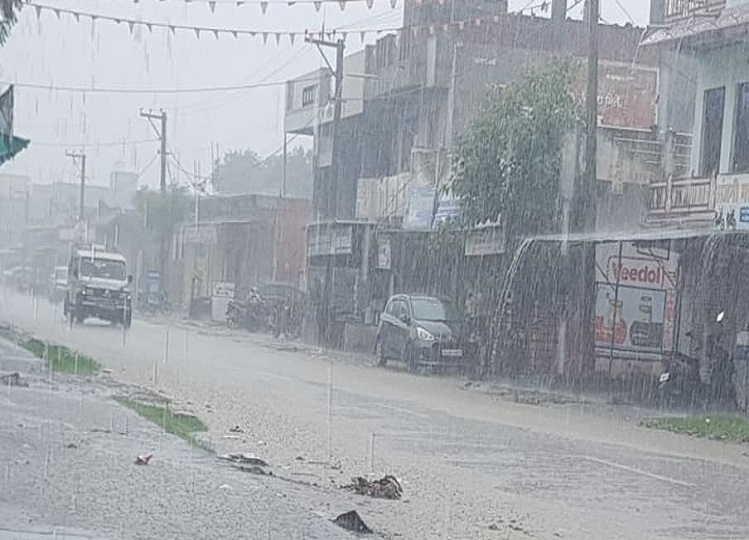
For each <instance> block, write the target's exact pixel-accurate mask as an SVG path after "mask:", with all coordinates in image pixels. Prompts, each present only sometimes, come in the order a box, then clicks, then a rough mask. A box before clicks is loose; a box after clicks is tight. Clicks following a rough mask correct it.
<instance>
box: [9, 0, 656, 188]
mask: <svg viewBox="0 0 749 540" xmlns="http://www.w3.org/2000/svg"><path fill="white" fill-rule="evenodd" d="M32 1H33V2H35V3H38V4H40V5H46V6H59V7H62V8H68V9H74V10H78V11H81V12H85V13H93V14H101V15H112V16H117V17H123V18H131V19H139V20H143V21H153V22H169V23H172V24H188V25H196V26H204V27H222V28H247V29H250V28H251V29H258V30H268V31H270V32H274V31H286V32H289V31H300V30H301V31H303V30H304V29H311V30H319V29H320V27H321V26H322V24H323V23H324V24H325V27H326V28H329V29H332V28H342V27H344V26H345V27H346V29H348V30H349V32H351V34H349V36H348V38H347V49H348V51H347V52H353V51H355V50H357V49H359V48H361V43H360V37H359V30H361V29H380V28H394V27H398V26H399V25H400V22H401V16H402V3H403V0H398V5H397V7H396V9H392V8H391V7H390V0H373V7H372V9H371V10H370V9H367V7H366V3H365V2H352V3H350V4H348V5H347V6H346V9H345V10H344V11H343V12H341V10H340V8H339V6H338V4H336V3H326V4H324V5H323V8H322V9H321V10H320V12H319V13H317V12H316V11H315V8H314V6H313V5H312V4H297V5H294V6H288V5H286V3H285V2H284V3H282V4H280V5H278V4H276V5H274V4H273V1H274V0H270V5H269V7H268V9H267V12H266V14H265V15H263V14H262V11H261V8H260V5H259V4H258V3H256V2H257V0H248V2H255V3H247V4H245V5H242V6H237V5H236V0H217V3H216V8H215V12H213V13H212V12H211V9H210V6H209V4H208V3H207V1H205V0H193V1H192V2H190V3H186V2H185V0H139V1H137V2H134V1H133V0H108V1H106V2H102V1H100V0H99V1H97V0H38V1H37V0H32ZM276 1H278V0H276ZM573 3H574V0H570V5H572V4H573ZM601 3H602V5H601V16H602V18H603V19H604V20H606V21H611V22H617V23H625V22H628V21H629V16H631V17H632V18H633V19H634V21H635V22H636V23H637V24H639V25H645V24H647V16H648V5H649V0H601ZM540 4H541V0H538V1H535V0H534V1H533V2H530V1H529V0H510V9H511V10H517V9H520V8H522V7H524V6H528V5H540ZM622 6H623V7H624V9H623V8H622ZM625 10H626V12H627V13H628V14H629V15H627V14H625ZM572 14H573V16H574V15H579V10H575V11H572ZM375 38H376V35H375V34H369V35H368V37H367V42H373V41H374V40H375ZM320 65H321V60H320V56H319V53H318V52H317V50H316V49H315V48H313V47H312V46H310V45H308V44H305V43H304V41H303V40H302V39H297V40H296V41H295V43H294V45H293V46H292V45H290V44H289V40H288V38H284V39H282V41H281V44H280V45H276V42H275V39H274V38H273V37H269V38H268V42H267V44H266V45H263V42H262V39H261V38H260V37H259V36H258V37H256V38H250V37H242V36H240V37H238V38H237V39H234V38H233V37H231V36H221V37H220V38H219V39H218V40H217V39H215V38H214V36H213V35H212V34H210V33H208V34H206V33H203V34H201V35H200V38H197V37H196V36H195V34H194V33H192V32H190V33H188V32H184V31H183V32H179V31H178V32H177V33H176V35H171V34H170V33H169V31H168V30H166V29H158V28H154V29H153V32H151V33H149V31H148V30H147V29H146V28H145V27H136V28H135V29H134V31H133V32H132V34H131V32H130V29H129V28H128V25H127V24H124V23H123V24H119V25H117V24H115V23H113V22H107V21H102V20H97V21H96V22H95V23H94V24H93V25H92V23H91V20H90V19H88V18H81V19H80V22H76V20H75V19H74V18H73V17H72V16H70V15H65V14H62V16H61V17H60V19H59V20H58V18H57V16H56V15H55V13H54V12H52V11H47V10H44V11H42V12H41V17H40V18H38V17H37V12H36V10H35V9H34V8H31V7H28V6H27V7H25V8H24V9H23V12H22V14H21V19H20V23H19V24H18V25H17V26H16V28H14V30H13V35H12V37H11V39H10V41H9V42H8V43H7V44H6V45H5V47H4V48H2V49H0V82H2V85H3V87H4V86H5V85H6V84H7V83H10V82H16V83H19V86H18V87H17V88H16V106H15V115H16V116H15V131H16V133H17V134H18V135H21V136H24V137H27V138H30V139H31V141H32V142H31V145H30V146H29V148H28V149H27V150H26V151H25V152H23V153H21V154H20V155H19V156H18V157H17V158H16V159H15V160H14V161H13V162H11V163H8V164H6V165H4V166H3V168H2V171H1V172H3V173H17V174H26V175H30V176H31V177H32V178H33V180H34V181H35V182H44V183H46V182H51V181H62V180H72V179H74V178H76V175H77V171H76V169H75V168H74V166H73V163H72V161H71V160H70V158H67V157H66V156H65V151H66V150H80V149H81V147H82V145H85V148H86V152H87V154H88V170H87V177H88V178H89V181H91V182H93V183H96V184H106V183H108V178H109V172H110V171H111V170H112V168H113V167H114V166H115V165H116V164H118V163H119V164H120V166H121V167H124V168H126V169H128V170H133V171H137V172H140V171H143V173H142V177H141V183H143V184H149V185H151V186H156V185H158V159H157V158H156V152H157V149H158V142H157V141H156V140H155V138H156V136H155V134H154V133H153V131H152V129H151V127H150V126H149V124H148V122H147V121H146V120H145V119H143V118H140V117H139V110H140V109H141V108H144V109H148V108H155V109H157V108H163V109H165V110H166V111H167V114H168V118H169V124H168V128H167V135H168V136H167V140H168V143H169V147H170V150H171V151H172V152H173V153H174V154H175V155H176V156H177V157H178V159H179V161H180V163H181V164H182V165H183V166H184V167H185V168H186V169H187V170H188V171H189V172H192V171H193V167H194V164H199V166H200V170H201V173H202V174H204V175H205V174H207V173H208V172H209V169H210V156H211V144H212V143H217V144H218V146H219V151H220V153H221V154H223V153H224V152H225V151H227V150H230V149H241V148H248V147H249V148H252V149H253V150H255V151H257V152H258V153H260V154H261V155H267V154H270V153H272V152H275V151H278V150H279V148H280V146H281V144H282V141H283V135H282V130H283V97H284V87H283V85H282V84H278V85H275V86H267V87H263V88H254V89H240V90H232V91H222V92H205V93H183V94H154V93H150V92H149V93H130V94H126V93H116V94H112V93H95V92H85V93H83V92H70V91H64V90H62V89H60V88H59V87H66V86H67V87H71V86H72V87H92V86H93V87H99V88H105V87H108V88H118V89H120V88H121V89H144V88H145V89H171V88H209V87H217V86H218V87H221V86H230V85H246V84H252V83H273V82H282V81H284V80H285V79H288V78H291V77H294V76H296V75H299V74H302V73H304V72H306V71H309V70H311V69H315V68H317V67H318V66H320ZM23 83H41V84H43V85H45V86H50V85H51V86H52V88H51V89H50V88H44V89H34V88H24V87H21V86H20V84H23ZM56 87H58V88H56ZM123 141H127V142H126V143H123ZM292 144H294V143H292ZM154 158H156V159H154ZM149 163H150V165H149ZM177 169H178V167H177V166H176V165H174V164H173V165H172V166H171V171H172V172H173V173H174V177H175V179H179V180H180V181H181V182H185V181H186V180H187V176H186V175H185V174H183V173H180V172H178V170H177Z"/></svg>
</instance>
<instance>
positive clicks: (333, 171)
mask: <svg viewBox="0 0 749 540" xmlns="http://www.w3.org/2000/svg"><path fill="white" fill-rule="evenodd" d="M305 41H306V42H307V43H312V44H313V45H315V46H316V47H317V50H319V51H320V54H321V55H322V58H323V60H324V61H325V64H327V66H328V69H329V70H330V71H331V73H333V74H334V76H335V93H334V95H333V107H334V108H333V140H332V144H331V163H330V173H329V177H328V182H327V183H326V184H324V185H325V189H326V191H327V192H326V193H325V197H324V199H323V200H324V201H325V205H324V214H323V215H324V216H325V217H327V218H329V219H330V220H331V221H332V222H333V223H331V225H330V226H328V234H329V235H330V237H331V242H330V245H331V247H332V246H333V242H332V237H333V234H334V229H333V227H335V220H336V218H337V217H338V187H339V186H338V184H339V172H340V170H341V167H340V159H339V158H340V156H339V154H340V150H339V136H340V124H341V107H342V101H343V100H342V96H343V93H342V89H343V53H344V51H345V48H346V45H345V44H344V42H343V39H339V40H337V41H335V42H333V41H324V40H322V39H313V38H311V37H307V38H305ZM323 47H328V48H335V51H336V55H335V69H333V66H331V65H330V62H328V59H327V58H326V56H325V54H324V53H323V52H322V48H323ZM318 200H319V199H318ZM327 259H328V260H327V262H326V264H325V282H324V283H323V291H322V305H321V306H319V309H318V312H317V340H318V344H327V343H329V341H330V339H329V338H330V323H331V317H330V297H331V295H332V287H333V263H334V259H335V257H334V254H333V253H330V254H328V257H327Z"/></svg>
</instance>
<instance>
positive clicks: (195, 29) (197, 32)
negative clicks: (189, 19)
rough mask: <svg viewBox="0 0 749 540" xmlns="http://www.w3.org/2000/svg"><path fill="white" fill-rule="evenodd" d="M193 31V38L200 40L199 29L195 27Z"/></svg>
mask: <svg viewBox="0 0 749 540" xmlns="http://www.w3.org/2000/svg"><path fill="white" fill-rule="evenodd" d="M193 30H194V31H195V37H196V38H198V39H200V28H198V27H197V26H196V27H195V28H193Z"/></svg>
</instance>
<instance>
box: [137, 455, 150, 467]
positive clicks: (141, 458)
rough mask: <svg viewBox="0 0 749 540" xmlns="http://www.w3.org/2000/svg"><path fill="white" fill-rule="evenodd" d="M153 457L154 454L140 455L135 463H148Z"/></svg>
mask: <svg viewBox="0 0 749 540" xmlns="http://www.w3.org/2000/svg"><path fill="white" fill-rule="evenodd" d="M152 457H153V454H145V455H142V456H141V455H139V456H138V457H136V458H135V464H136V465H148V464H149V463H150V462H151V458H152Z"/></svg>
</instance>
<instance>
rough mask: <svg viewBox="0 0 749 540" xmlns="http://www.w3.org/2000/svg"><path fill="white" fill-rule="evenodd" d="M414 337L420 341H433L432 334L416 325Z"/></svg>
mask: <svg viewBox="0 0 749 540" xmlns="http://www.w3.org/2000/svg"><path fill="white" fill-rule="evenodd" d="M416 337H417V338H418V339H420V340H421V341H434V336H433V335H432V333H431V332H428V331H426V330H424V329H423V328H421V327H419V326H417V327H416Z"/></svg>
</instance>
